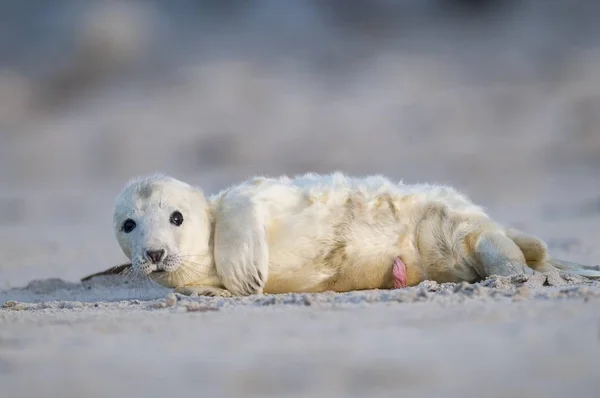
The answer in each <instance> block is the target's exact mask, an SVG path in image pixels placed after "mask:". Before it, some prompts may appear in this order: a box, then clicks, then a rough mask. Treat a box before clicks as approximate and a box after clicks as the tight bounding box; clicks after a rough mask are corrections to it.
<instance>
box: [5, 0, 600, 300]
mask: <svg viewBox="0 0 600 398" xmlns="http://www.w3.org/2000/svg"><path fill="white" fill-rule="evenodd" d="M599 128H600V2H598V1H595V0H570V1H564V0H521V1H519V0H504V1H502V0H479V1H478V0H405V1H389V0H388V1H384V0H369V1H367V0H364V1H351V0H312V1H310V0H306V1H303V0H297V1H285V0H270V1H252V2H248V1H240V0H215V1H202V0H172V1H168V2H167V1H158V0H145V1H81V0H78V1H75V0H53V1H51V2H50V1H34V0H31V1H18V0H7V1H3V2H2V5H0V253H1V254H2V261H1V262H0V289H2V288H8V287H10V286H16V285H22V284H25V283H27V282H28V281H29V280H30V279H32V278H42V277H61V278H66V279H70V280H77V278H79V277H80V276H82V275H84V274H86V273H89V272H92V271H96V270H100V269H104V268H107V267H109V266H112V265H114V264H116V263H119V262H121V261H122V260H124V257H123V255H122V253H121V252H120V250H119V248H118V246H117V244H116V241H115V240H114V238H113V235H112V226H111V216H112V205H113V200H114V197H115V196H116V195H117V194H118V192H119V190H120V189H121V188H122V186H123V185H124V184H125V183H126V181H127V180H128V179H130V178H132V177H134V176H136V175H139V174H143V173H149V172H155V171H162V172H166V173H169V174H171V175H173V176H175V177H177V178H180V179H183V180H186V181H188V182H190V183H193V184H199V185H200V186H202V187H203V189H204V190H205V191H206V192H207V193H213V192H215V191H217V190H219V189H221V188H223V187H225V186H227V185H229V184H231V183H235V182H237V181H239V180H241V179H244V178H247V177H249V176H251V175H253V174H266V175H271V176H276V175H279V174H284V173H285V174H296V173H304V172H307V171H313V172H331V171H335V170H341V171H344V172H347V173H351V174H370V173H383V174H385V175H387V176H389V177H390V178H393V179H396V180H399V179H402V180H404V181H405V182H407V183H413V182H423V181H429V182H438V183H444V184H451V185H454V186H456V187H458V188H459V189H462V190H463V191H465V192H466V193H467V194H468V195H470V196H471V197H472V198H473V199H474V200H476V201H478V202H479V203H481V204H482V205H484V206H485V207H487V208H488V209H489V211H490V212H491V213H492V215H493V216H495V217H497V218H499V219H500V220H501V221H503V222H505V223H506V224H511V225H517V226H520V227H523V228H528V229H529V230H530V232H533V233H537V234H538V235H540V236H542V237H543V238H546V239H548V240H549V242H550V244H551V248H552V249H553V250H555V251H569V252H570V256H569V257H570V258H571V259H573V260H581V261H588V262H590V261H591V262H593V261H594V256H595V253H597V254H599V255H600V251H599V250H598V249H596V243H597V239H596V238H595V237H597V236H599V233H600V227H599V225H600V222H599V221H600V178H598V177H597V176H598V174H597V173H598V170H600V131H599ZM594 250H595V252H594ZM595 258H596V259H597V257H595Z"/></svg>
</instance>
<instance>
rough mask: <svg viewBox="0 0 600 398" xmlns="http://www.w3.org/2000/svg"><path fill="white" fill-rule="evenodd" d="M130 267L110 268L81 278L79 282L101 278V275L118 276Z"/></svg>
mask: <svg viewBox="0 0 600 398" xmlns="http://www.w3.org/2000/svg"><path fill="white" fill-rule="evenodd" d="M131 267H132V265H131V263H127V264H121V265H117V266H116V267H111V268H109V269H107V270H104V271H100V272H96V273H95V274H91V275H88V276H85V277H83V278H81V282H85V281H89V280H90V279H92V278H93V277H96V276H102V275H120V274H121V273H123V272H124V271H126V270H128V269H130V268H131Z"/></svg>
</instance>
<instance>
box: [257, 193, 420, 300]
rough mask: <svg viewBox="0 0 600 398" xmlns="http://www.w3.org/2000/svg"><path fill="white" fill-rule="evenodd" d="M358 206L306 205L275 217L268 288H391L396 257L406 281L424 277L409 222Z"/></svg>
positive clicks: (270, 233)
mask: <svg viewBox="0 0 600 398" xmlns="http://www.w3.org/2000/svg"><path fill="white" fill-rule="evenodd" d="M358 211H359V210H357V209H356V208H354V209H352V213H350V212H349V210H348V208H347V206H337V207H336V206H333V205H331V204H330V205H328V206H326V207H324V206H318V205H312V206H310V205H307V206H304V207H301V208H299V209H297V210H296V211H293V212H291V211H289V210H288V211H286V212H282V213H281V214H275V215H274V216H273V217H271V219H270V222H269V223H268V225H267V235H268V244H269V277H268V279H267V283H266V285H265V289H264V291H265V293H282V292H322V291H349V290H362V289H376V288H386V289H389V288H392V287H393V275H392V265H393V261H394V257H396V256H401V258H402V259H403V261H404V262H405V263H406V264H407V267H408V284H409V285H411V284H417V283H418V282H420V281H421V279H422V278H421V276H420V274H419V275H418V276H417V275H416V273H415V272H416V271H415V270H417V269H419V266H418V265H419V258H418V254H417V251H416V245H415V243H414V239H413V236H412V235H413V234H411V232H412V229H411V228H410V226H409V225H407V224H406V223H404V222H402V220H399V219H397V218H394V217H392V216H391V215H390V217H387V218H386V217H385V215H381V214H380V216H382V217H383V218H382V217H380V218H377V217H373V214H370V215H367V214H361V213H359V212H358ZM372 212H373V210H371V213H372ZM417 279H418V281H417Z"/></svg>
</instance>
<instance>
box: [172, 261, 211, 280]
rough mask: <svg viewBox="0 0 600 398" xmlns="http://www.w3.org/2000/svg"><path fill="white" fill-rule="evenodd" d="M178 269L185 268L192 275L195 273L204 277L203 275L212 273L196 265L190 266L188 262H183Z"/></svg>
mask: <svg viewBox="0 0 600 398" xmlns="http://www.w3.org/2000/svg"><path fill="white" fill-rule="evenodd" d="M192 264H195V265H202V264H197V263H192ZM178 269H183V270H186V271H187V272H189V273H191V274H192V275H195V276H200V277H203V276H209V275H211V273H210V272H207V271H204V270H202V269H198V268H196V267H190V266H189V265H187V264H186V263H182V264H181V265H180V266H179V268H178Z"/></svg>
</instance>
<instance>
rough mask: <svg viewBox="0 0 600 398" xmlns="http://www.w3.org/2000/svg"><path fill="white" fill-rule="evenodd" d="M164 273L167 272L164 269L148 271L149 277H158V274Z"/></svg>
mask: <svg viewBox="0 0 600 398" xmlns="http://www.w3.org/2000/svg"><path fill="white" fill-rule="evenodd" d="M166 272H168V271H166V270H164V269H157V270H154V271H150V275H160V274H164V273H166Z"/></svg>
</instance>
